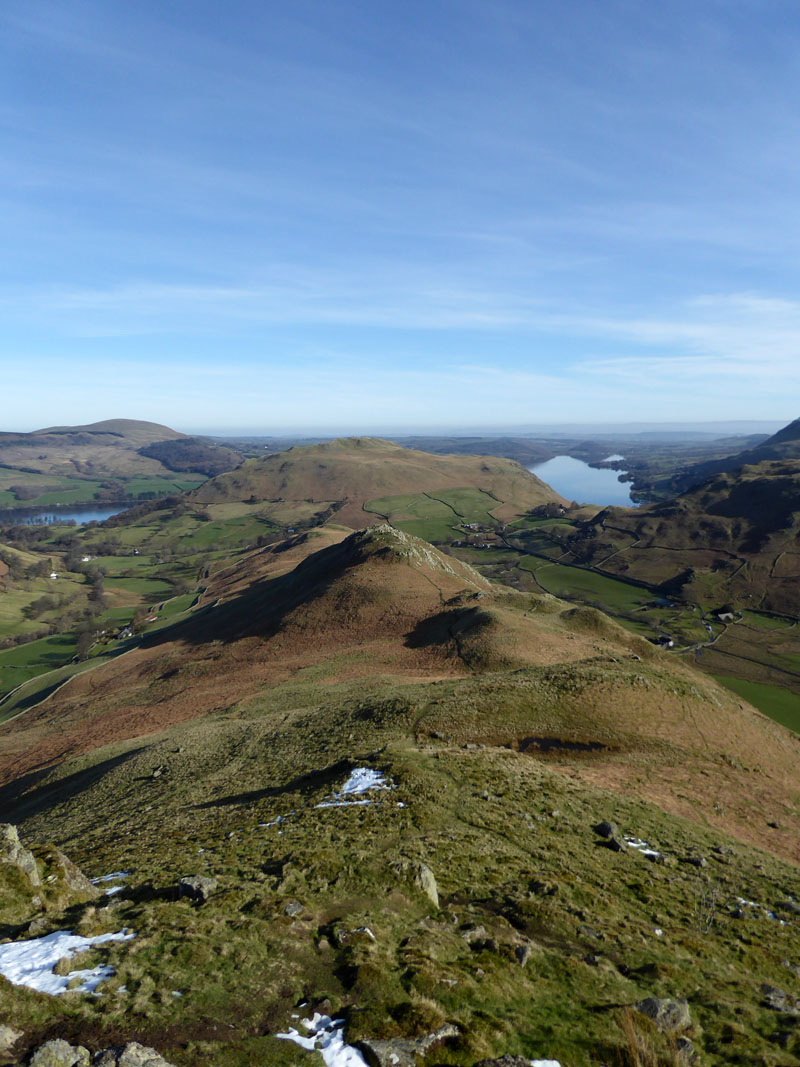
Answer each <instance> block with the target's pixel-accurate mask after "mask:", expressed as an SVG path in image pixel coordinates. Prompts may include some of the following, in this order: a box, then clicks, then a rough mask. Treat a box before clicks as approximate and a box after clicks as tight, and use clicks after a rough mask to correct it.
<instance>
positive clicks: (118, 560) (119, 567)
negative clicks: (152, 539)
mask: <svg viewBox="0 0 800 1067" xmlns="http://www.w3.org/2000/svg"><path fill="white" fill-rule="evenodd" d="M92 563H95V564H97V566H98V567H100V569H101V570H103V571H105V573H106V574H107V575H115V574H122V573H123V572H125V571H140V570H145V569H148V570H149V569H150V568H151V567H152V565H153V557H152V556H148V555H145V554H144V553H143V554H142V555H139V556H98V557H97V558H96V559H94V560H92Z"/></svg>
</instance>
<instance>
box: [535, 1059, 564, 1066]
mask: <svg viewBox="0 0 800 1067" xmlns="http://www.w3.org/2000/svg"><path fill="white" fill-rule="evenodd" d="M531 1067H561V1064H560V1063H559V1062H558V1060H531Z"/></svg>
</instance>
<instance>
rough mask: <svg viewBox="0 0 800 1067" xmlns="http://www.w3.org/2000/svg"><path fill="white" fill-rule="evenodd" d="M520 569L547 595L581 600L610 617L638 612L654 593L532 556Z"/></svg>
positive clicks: (525, 560)
mask: <svg viewBox="0 0 800 1067" xmlns="http://www.w3.org/2000/svg"><path fill="white" fill-rule="evenodd" d="M519 566H520V567H521V568H522V569H523V570H529V571H531V572H532V573H533V574H535V576H536V580H537V582H538V583H539V584H540V585H541V586H542V588H543V589H545V590H546V591H547V592H548V593H552V594H553V595H554V596H558V597H566V598H567V599H573V598H575V599H580V600H583V601H585V602H586V603H587V604H591V605H592V606H593V607H599V608H601V609H602V610H605V611H609V612H611V614H612V615H614V614H618V613H628V612H632V611H638V610H640V609H641V608H643V607H644V606H645V605H646V604H648V603H650V602H651V601H652V599H653V594H652V593H651V592H649V590H647V589H639V588H638V587H637V586H634V585H628V583H627V582H620V581H617V580H616V579H615V578H606V577H605V575H602V574H596V573H595V572H594V571H584V570H580V569H579V568H577V567H566V566H564V565H563V564H560V563H548V562H547V561H546V560H541V559H536V558H535V557H533V556H524V557H523V558H522V559H521V560H520V562H519Z"/></svg>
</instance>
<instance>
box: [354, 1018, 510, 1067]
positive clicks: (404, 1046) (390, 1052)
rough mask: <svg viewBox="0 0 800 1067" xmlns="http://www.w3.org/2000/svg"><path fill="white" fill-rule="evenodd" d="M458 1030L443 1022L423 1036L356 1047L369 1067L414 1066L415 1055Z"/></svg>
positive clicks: (423, 1054)
mask: <svg viewBox="0 0 800 1067" xmlns="http://www.w3.org/2000/svg"><path fill="white" fill-rule="evenodd" d="M460 1032H461V1031H460V1030H459V1029H458V1027H457V1026H453V1024H452V1023H445V1024H444V1026H440V1027H439V1029H438V1030H434V1032H433V1033H432V1034H427V1035H426V1036H425V1037H418V1038H416V1039H414V1040H408V1039H406V1038H401V1037H396V1038H391V1039H390V1040H388V1041H381V1040H378V1039H377V1038H375V1039H366V1040H363V1041H358V1042H357V1043H356V1048H358V1049H360V1050H361V1052H363V1053H364V1058H365V1059H366V1061H367V1063H369V1064H370V1067H415V1063H416V1058H417V1056H420V1057H421V1056H425V1055H426V1054H427V1053H428V1052H429V1051H430V1049H432V1048H435V1047H436V1045H440V1044H441V1043H442V1041H446V1040H447V1038H448V1037H458V1035H459V1034H460ZM526 1067H527V1065H526Z"/></svg>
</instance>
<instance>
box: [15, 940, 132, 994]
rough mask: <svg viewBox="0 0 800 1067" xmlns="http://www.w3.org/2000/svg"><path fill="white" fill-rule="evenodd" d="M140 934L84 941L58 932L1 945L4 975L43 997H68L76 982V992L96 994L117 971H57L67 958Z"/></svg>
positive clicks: (103, 966) (103, 968)
mask: <svg viewBox="0 0 800 1067" xmlns="http://www.w3.org/2000/svg"><path fill="white" fill-rule="evenodd" d="M134 937H136V934H134V933H129V932H128V931H127V930H120V931H119V933H116V934H100V935H99V936H98V937H80V936H79V935H78V934H73V933H71V932H70V931H69V930H56V931H55V933H52V934H48V935H47V936H46V937H36V938H33V939H32V940H31V941H14V942H11V943H9V944H7V945H0V974H2V975H3V977H4V978H7V979H8V980H9V982H11V983H12V984H13V985H22V986H27V987H28V989H35V990H36V991H37V992H39V993H50V994H52V995H53V996H57V995H58V994H59V993H65V992H66V991H67V986H68V985H69V984H70V982H71V981H73V979H75V978H80V979H81V984H80V985H79V986H77V987H75V988H76V991H77V992H79V993H94V991H95V990H96V989H97V987H98V986H99V985H100V983H101V982H104V981H105V980H106V979H107V978H110V977H111V976H112V975H113V973H114V968H113V967H110V966H109V965H108V964H106V963H102V964H100V965H99V966H97V967H92V968H90V969H84V970H76V971H71V972H70V973H69V974H66V975H60V974H54V973H53V968H54V967H55V965H56V964H57V963H58V961H59V960H60V959H62V958H63V957H64V956H66V957H67V959H71V958H72V957H73V956H75V955H77V953H79V952H85V951H86V949H88V948H93V947H94V946H95V945H104V944H107V943H108V942H109V941H130V940H131V939H132V938H134Z"/></svg>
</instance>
